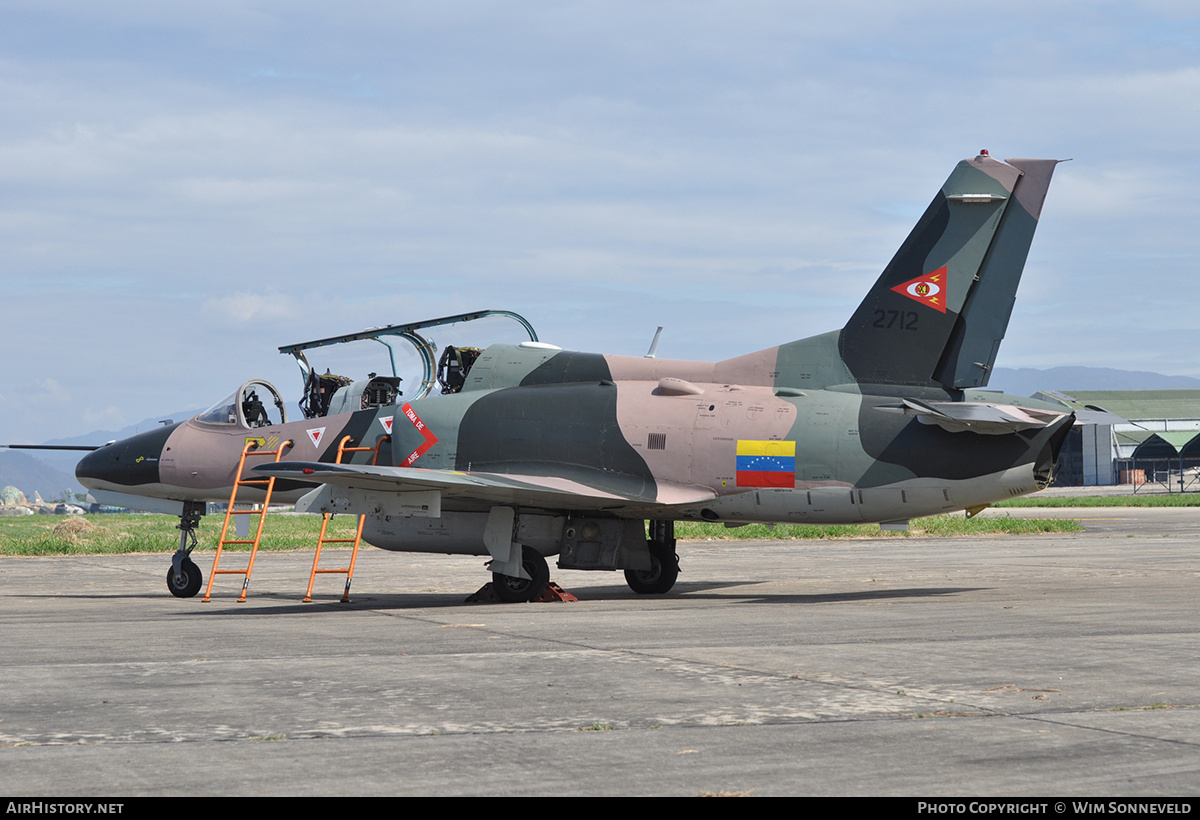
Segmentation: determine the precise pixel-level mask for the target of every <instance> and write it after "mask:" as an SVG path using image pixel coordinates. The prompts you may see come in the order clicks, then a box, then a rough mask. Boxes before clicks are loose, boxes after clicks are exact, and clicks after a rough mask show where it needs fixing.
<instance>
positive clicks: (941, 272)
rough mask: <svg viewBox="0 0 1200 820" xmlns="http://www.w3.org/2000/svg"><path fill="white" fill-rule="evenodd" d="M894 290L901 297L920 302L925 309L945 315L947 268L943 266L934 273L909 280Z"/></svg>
mask: <svg viewBox="0 0 1200 820" xmlns="http://www.w3.org/2000/svg"><path fill="white" fill-rule="evenodd" d="M892 290H893V291H894V292H896V293H899V294H900V295H901V296H907V297H908V298H909V299H912V300H913V301H914V302H920V303H921V304H923V305H925V307H931V308H933V309H934V310H936V311H939V312H941V313H945V312H946V266H945V265H942V266H941V267H940V268H938V269H937V270H935V271H933V272H932V273H926V274H924V275H922V276H918V277H917V278H916V279H909V280H908V281H907V282H905V283H904V284H902V285H896V286H895V287H894V288H892Z"/></svg>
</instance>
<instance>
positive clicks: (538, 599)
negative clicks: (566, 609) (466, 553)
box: [463, 581, 579, 604]
mask: <svg viewBox="0 0 1200 820" xmlns="http://www.w3.org/2000/svg"><path fill="white" fill-rule="evenodd" d="M578 600H579V599H578V598H576V597H575V596H574V595H572V594H571V593H569V592H567V591H566V590H565V589H563V588H562V587H560V586H559V585H558V584H556V583H554V582H553V581H550V582H549V583H547V584H544V585H543V586H542V589H541V592H539V593H538V594H537V595H536V596H534V598H533V600H532V601H530V603H534V604H549V603H554V602H556V601H567V602H571V601H578ZM463 603H466V604H501V603H504V602H503V601H502V600H500V596H499V595H497V594H496V590H494V589H493V588H492V582H491V581H488V582H487V583H486V584H484V585H483V586H482V587H480V588H479V590H478V591H477V592H475V593H473V594H472V595H470V596H469V597H468V598H467V599H466V600H465V601H463Z"/></svg>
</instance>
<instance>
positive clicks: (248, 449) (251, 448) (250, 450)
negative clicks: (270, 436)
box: [203, 440, 292, 603]
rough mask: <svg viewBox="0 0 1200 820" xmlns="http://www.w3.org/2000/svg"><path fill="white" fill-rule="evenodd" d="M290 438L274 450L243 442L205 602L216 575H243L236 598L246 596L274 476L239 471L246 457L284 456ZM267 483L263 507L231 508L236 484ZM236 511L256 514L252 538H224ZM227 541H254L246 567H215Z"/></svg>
mask: <svg viewBox="0 0 1200 820" xmlns="http://www.w3.org/2000/svg"><path fill="white" fill-rule="evenodd" d="M291 445H292V442H291V441H285V442H284V443H283V444H280V445H279V447H277V448H276V449H274V450H258V449H257V448H258V442H257V441H254V440H250V441H247V442H246V446H245V447H243V448H242V459H241V461H239V462H238V467H237V473H235V475H236V476H237V478H236V479H235V480H234V482H233V492H231V493H230V494H229V509H228V510H226V511H225V526H223V527H221V540H220V541H218V542H217V554H216V556H215V557H214V558H213V568H212V572H210V573H209V575H208V588H207V589H205V590H204V598H203V602H204V603H208V601H209V599H210V598H211V597H212V586H213V581H215V580H216V578H217V576H218V575H243V576H245V578H244V580H243V581H242V595H241V597H240V598H238V602H239V603H242V602H244V601H245V600H246V588H247V587H249V586H250V573H251V572H252V571H253V570H254V556H255V555H257V554H258V544H259V542H260V541H261V540H262V531H263V524H264V523H265V522H266V520H267V508H268V506H269V505H270V504H271V492H272V491H273V490H274V489H275V476H271V477H269V478H242V471H243V470H244V469H245V468H246V459H247V458H248V457H250V456H275V462H276V463H279V459H280V458H282V457H283V451H284V448H286V447H290V446H291ZM264 486H265V487H266V488H267V494H266V497H265V498H263V502H262V510H261V511H260V510H235V509H234V508H233V504H234V501H235V500H236V499H237V494H238V487H264ZM235 515H257V516H258V530H257V532H255V533H254V538H246V539H235V538H226V537H225V535H226V533H228V532H229V522H230V521H231V520H232V519H233V516H235ZM226 544H253V545H254V546H252V547H251V548H250V563H249V564H248V565H247V566H246V568H245V569H217V565H218V564H220V563H221V552H222V550H224V548H225V545H226Z"/></svg>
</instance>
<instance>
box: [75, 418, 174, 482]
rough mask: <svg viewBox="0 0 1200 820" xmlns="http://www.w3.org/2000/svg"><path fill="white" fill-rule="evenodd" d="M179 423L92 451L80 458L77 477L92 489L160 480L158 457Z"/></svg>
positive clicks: (76, 467) (76, 470)
mask: <svg viewBox="0 0 1200 820" xmlns="http://www.w3.org/2000/svg"><path fill="white" fill-rule="evenodd" d="M178 426H179V425H177V424H172V425H170V426H167V427H160V428H159V429H157V430H151V431H150V432H148V433H139V434H138V435H136V436H130V437H129V438H126V439H121V440H120V441H115V442H113V443H112V444H106V445H104V446H103V447H101V448H100V449H99V450H93V451H92V452H90V453H88V454H87V455H86V456H84V457H83V458H82V459H80V460H79V464H77V465H76V466H75V477H76V478H77V479H79V483H80V484H82V485H83V486H84V487H87V488H88V489H89V490H105V489H115V488H117V487H136V486H139V485H141V484H154V483H157V482H158V481H159V475H158V460H159V457H160V456H161V455H162V451H163V447H164V446H165V445H166V443H167V438H168V437H170V435H171V433H172V432H173V431H174V430H175V428H176V427H178Z"/></svg>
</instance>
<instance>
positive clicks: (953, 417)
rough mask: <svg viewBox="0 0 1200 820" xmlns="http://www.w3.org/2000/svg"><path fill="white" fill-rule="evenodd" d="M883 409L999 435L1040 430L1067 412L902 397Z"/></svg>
mask: <svg viewBox="0 0 1200 820" xmlns="http://www.w3.org/2000/svg"><path fill="white" fill-rule="evenodd" d="M875 409H877V410H880V411H882V412H884V413H897V414H900V415H905V416H916V417H917V421H919V422H921V423H922V424H936V425H937V426H938V427H941V428H942V429H943V430H948V431H949V432H951V433H964V432H971V433H979V434H981V435H986V436H998V435H1004V434H1007V433H1019V432H1022V431H1024V430H1037V429H1040V428H1042V427H1047V426H1049V425H1050V424H1053V423H1054V422H1056V421H1058V420H1059V419H1061V418H1063V417H1064V416H1066V415H1068V414H1067V413H1056V412H1054V411H1052V410H1035V409H1031V408H1028V407H1016V406H1014V405H1011V404H991V403H988V402H977V401H930V402H925V401H918V400H917V399H902V400H901V402H900V404H890V405H877V406H876V408H875Z"/></svg>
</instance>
